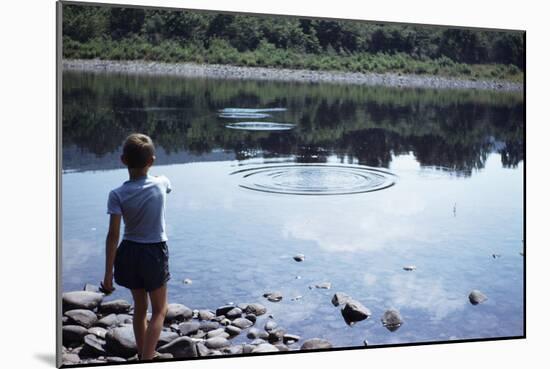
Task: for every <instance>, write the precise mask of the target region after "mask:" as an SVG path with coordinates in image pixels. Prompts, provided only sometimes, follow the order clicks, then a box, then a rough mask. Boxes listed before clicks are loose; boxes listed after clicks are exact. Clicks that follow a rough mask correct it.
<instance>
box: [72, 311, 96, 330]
mask: <svg viewBox="0 0 550 369" xmlns="http://www.w3.org/2000/svg"><path fill="white" fill-rule="evenodd" d="M65 316H66V317H68V318H69V322H70V323H73V324H76V325H81V326H83V327H85V328H90V327H91V326H92V325H94V324H95V323H96V322H97V316H96V315H95V313H94V312H93V311H91V310H86V309H74V310H69V311H67V312H65Z"/></svg>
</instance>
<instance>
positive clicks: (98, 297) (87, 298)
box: [62, 291, 103, 311]
mask: <svg viewBox="0 0 550 369" xmlns="http://www.w3.org/2000/svg"><path fill="white" fill-rule="evenodd" d="M102 300H103V294H102V293H98V292H90V291H72V292H65V293H64V294H63V297H62V303H63V311H67V310H73V309H87V310H93V309H95V308H96V307H97V306H98V305H99V303H100V302H101V301H102Z"/></svg>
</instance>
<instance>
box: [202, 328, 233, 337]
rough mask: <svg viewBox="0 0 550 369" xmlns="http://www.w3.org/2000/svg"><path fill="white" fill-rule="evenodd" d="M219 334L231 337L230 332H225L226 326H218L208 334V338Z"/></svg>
mask: <svg viewBox="0 0 550 369" xmlns="http://www.w3.org/2000/svg"><path fill="white" fill-rule="evenodd" d="M217 336H222V337H225V338H227V337H229V334H228V333H226V332H225V328H216V329H213V330H211V331H210V332H208V333H207V334H206V338H212V337H217Z"/></svg>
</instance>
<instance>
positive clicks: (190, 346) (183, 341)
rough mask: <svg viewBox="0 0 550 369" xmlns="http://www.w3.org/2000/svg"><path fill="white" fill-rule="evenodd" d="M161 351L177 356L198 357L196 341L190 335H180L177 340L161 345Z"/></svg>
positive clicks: (159, 350)
mask: <svg viewBox="0 0 550 369" xmlns="http://www.w3.org/2000/svg"><path fill="white" fill-rule="evenodd" d="M157 351H158V352H160V353H169V354H172V355H173V356H174V357H175V358H190V357H197V356H198V353H197V347H196V344H195V342H194V341H193V340H192V339H191V338H189V337H179V338H176V339H175V340H173V341H171V342H169V343H167V344H165V345H163V346H161V347H159V348H158V349H157Z"/></svg>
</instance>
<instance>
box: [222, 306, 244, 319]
mask: <svg viewBox="0 0 550 369" xmlns="http://www.w3.org/2000/svg"><path fill="white" fill-rule="evenodd" d="M242 314H243V311H242V310H241V309H239V308H238V307H234V308H233V309H231V310H229V311H228V312H227V313H225V316H226V317H227V318H228V319H231V320H233V319H236V318H240V317H241V315H242Z"/></svg>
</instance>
